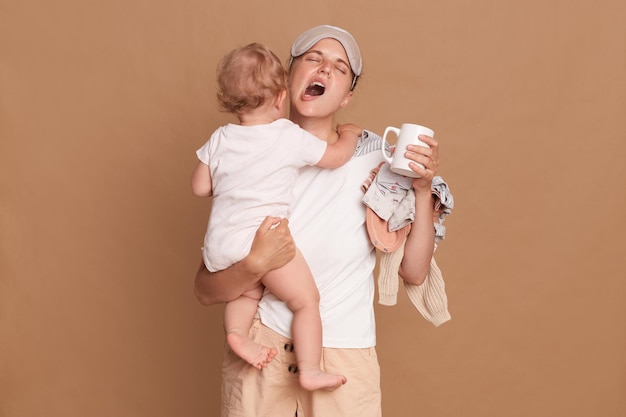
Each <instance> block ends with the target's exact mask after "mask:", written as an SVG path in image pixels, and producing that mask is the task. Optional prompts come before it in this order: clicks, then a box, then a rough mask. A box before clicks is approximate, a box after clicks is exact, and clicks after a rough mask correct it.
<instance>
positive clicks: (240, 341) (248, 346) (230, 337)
mask: <svg viewBox="0 0 626 417" xmlns="http://www.w3.org/2000/svg"><path fill="white" fill-rule="evenodd" d="M226 341H227V342H228V346H230V348H231V349H232V350H233V352H235V353H236V354H237V355H238V356H239V357H240V358H241V359H243V360H245V361H246V362H248V363H249V364H250V365H252V366H254V367H255V368H257V369H263V368H265V367H266V366H267V364H269V363H270V362H271V361H272V359H274V356H276V353H277V351H276V349H274V348H270V347H268V346H263V345H260V344H258V343H255V342H253V341H252V340H250V338H249V337H247V336H244V335H242V334H239V333H236V332H228V333H227V334H226Z"/></svg>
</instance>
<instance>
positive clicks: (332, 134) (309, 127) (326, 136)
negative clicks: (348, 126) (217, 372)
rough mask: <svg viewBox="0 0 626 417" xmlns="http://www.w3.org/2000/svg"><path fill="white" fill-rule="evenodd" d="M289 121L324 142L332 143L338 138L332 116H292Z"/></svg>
mask: <svg viewBox="0 0 626 417" xmlns="http://www.w3.org/2000/svg"><path fill="white" fill-rule="evenodd" d="M291 121H292V122H294V123H296V124H297V125H298V126H300V127H301V128H302V129H304V130H306V131H307V132H309V133H311V134H313V135H315V136H317V137H318V138H320V139H321V140H323V141H325V142H328V143H334V142H336V141H337V139H338V138H339V135H338V134H337V130H336V129H335V127H334V126H333V119H332V117H330V118H322V119H319V118H315V117H298V116H292V117H291Z"/></svg>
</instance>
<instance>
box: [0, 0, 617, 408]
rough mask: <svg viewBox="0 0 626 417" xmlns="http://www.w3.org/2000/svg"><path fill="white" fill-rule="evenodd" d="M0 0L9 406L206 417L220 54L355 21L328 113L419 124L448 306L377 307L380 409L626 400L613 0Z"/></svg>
mask: <svg viewBox="0 0 626 417" xmlns="http://www.w3.org/2000/svg"><path fill="white" fill-rule="evenodd" d="M295 4H296V3H294V2H293V1H286V0H280V1H274V2H273V3H271V4H270V3H267V2H260V1H244V2H223V4H221V5H219V6H217V5H215V2H208V1H197V0H183V1H181V0H153V1H149V2H148V1H138V0H110V1H107V2H85V1H79V0H57V1H54V2H52V1H44V0H40V1H36V0H33V1H15V0H0V416H2V417H35V416H37V417H38V416H46V417H57V416H59V417H60V416H64V417H68V416H72V417H73V416H94V417H95V416H116V417H117V416H119V417H126V416H129V417H130V416H133V417H134V416H137V417H140V416H151V417H156V416H163V417H166V416H167V417H173V416H188V417H192V416H198V417H199V416H215V415H217V414H218V409H219V378H220V377H219V369H220V360H221V358H220V356H221V348H222V343H223V336H222V333H221V311H222V307H221V306H214V307H209V308H204V307H201V306H200V305H199V304H198V303H197V302H196V300H195V298H194V296H193V291H192V277H193V274H194V272H195V269H196V267H197V265H198V262H199V260H200V252H199V247H200V245H201V240H202V236H203V234H204V228H205V222H206V218H207V213H208V207H207V201H201V200H199V199H196V198H194V197H192V195H191V193H190V190H189V175H190V172H191V170H192V168H193V165H194V164H195V156H194V151H195V149H196V148H197V147H199V146H200V145H201V144H202V143H203V142H204V141H205V140H206V139H207V138H208V136H209V134H210V133H211V132H212V131H213V129H215V128H216V127H217V126H218V125H220V124H223V123H224V122H226V121H228V120H230V119H229V118H228V117H227V116H226V115H223V114H220V113H218V112H217V110H216V108H215V100H214V93H215V90H214V68H215V65H216V63H217V60H218V59H219V58H220V57H221V56H222V55H223V54H224V53H225V52H226V51H227V50H229V49H231V48H233V47H235V46H239V45H242V44H244V43H248V42H251V41H260V42H263V43H266V44H267V45H269V46H270V47H271V48H273V49H274V50H275V51H277V53H278V54H279V55H280V56H281V57H283V58H285V59H286V58H287V52H288V48H289V45H290V42H291V41H292V40H293V38H294V37H295V36H296V35H297V34H298V33H300V32H301V31H302V30H304V29H306V28H308V27H309V26H312V25H316V24H321V23H330V24H336V25H340V26H344V27H346V28H347V29H349V30H350V31H351V32H352V33H353V34H354V35H355V37H356V38H357V39H358V40H359V43H360V45H361V48H362V50H363V56H364V60H365V73H364V76H363V78H362V80H361V83H360V85H359V87H358V89H357V95H356V97H355V100H354V101H353V103H352V105H351V107H350V108H349V109H348V110H346V111H345V112H344V113H343V114H341V115H340V117H339V121H353V122H356V123H359V124H361V125H363V126H366V127H368V128H370V129H372V130H375V131H378V132H382V130H383V129H384V127H385V126H387V125H396V126H397V125H398V124H400V123H402V122H416V123H422V124H426V125H428V126H431V127H432V128H434V130H435V131H436V136H437V137H438V138H439V139H440V141H441V151H442V165H441V171H440V173H441V175H443V176H444V178H445V179H446V180H447V181H448V183H449V184H450V186H451V188H452V192H453V194H454V197H455V199H456V206H455V209H454V212H453V214H452V215H451V216H450V217H448V219H447V220H446V226H447V228H448V234H447V239H446V240H445V241H444V242H443V243H442V244H441V246H440V249H439V252H438V259H439V263H440V265H441V267H442V269H443V271H444V276H445V278H446V282H447V285H448V287H447V288H448V295H449V299H450V310H451V312H452V315H453V320H452V321H451V322H449V323H447V324H445V325H444V326H442V327H440V328H437V329H435V328H434V327H432V326H431V325H430V324H429V323H428V322H426V321H424V320H423V319H422V318H421V316H419V314H418V313H417V311H416V310H414V309H413V307H412V306H411V305H410V303H409V302H408V301H407V299H406V296H404V295H402V296H401V297H400V303H399V305H398V306H396V307H384V308H379V307H378V306H377V313H378V325H379V330H378V332H379V355H380V362H381V364H382V368H383V374H382V378H383V390H384V411H385V414H386V415H387V416H400V415H420V416H431V417H435V416H439V417H448V416H471V417H488V416H493V417H496V416H498V417H500V416H507V417H515V416H536V417H539V416H570V417H579V416H580V417H582V416H594V417H595V416H603V417H621V416H624V415H626V396H625V395H624V392H625V389H626V306H625V304H624V301H623V300H624V299H625V296H626V282H625V281H626V280H625V278H626V265H625V262H624V247H625V245H624V244H625V243H626V242H625V237H624V236H625V232H626V225H625V221H624V219H625V215H624V213H625V212H626V187H625V185H626V172H625V166H626V164H625V163H624V161H625V159H624V153H625V152H626V145H625V143H626V141H625V139H626V125H625V123H624V116H625V115H626V75H625V74H626V25H624V21H625V19H626V6H624V3H623V2H621V1H619V0H615V1H610V0H604V1H602V0H601V1H582V0H572V1H567V2H565V1H554V2H546V1H526V2H520V1H511V0H501V1H488V0H477V1H473V2H466V1H446V2H433V1H394V0H391V1H385V2H382V3H381V2H378V1H376V2H374V1H363V0H359V1H357V0H345V1H341V2H338V1H335V0H332V1H325V0H322V1H320V2H315V3H308V4H304V3H302V4H300V3H297V4H298V6H294V5H295Z"/></svg>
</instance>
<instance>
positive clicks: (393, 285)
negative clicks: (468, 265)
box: [378, 242, 451, 327]
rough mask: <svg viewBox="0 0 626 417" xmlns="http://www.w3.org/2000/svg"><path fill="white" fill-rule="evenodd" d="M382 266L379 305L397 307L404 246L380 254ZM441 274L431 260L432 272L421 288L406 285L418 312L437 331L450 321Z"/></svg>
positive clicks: (380, 270) (380, 267)
mask: <svg viewBox="0 0 626 417" xmlns="http://www.w3.org/2000/svg"><path fill="white" fill-rule="evenodd" d="M379 253H380V254H381V256H380V265H379V275H378V302H379V303H380V304H382V305H387V306H391V305H395V304H396V303H397V300H398V287H399V281H400V277H399V275H398V270H399V268H400V262H402V256H403V255H404V242H403V243H402V246H400V247H399V248H398V249H397V250H395V251H393V252H386V253H385V252H382V251H379ZM445 287H446V286H445V283H444V281H443V276H442V274H441V270H440V269H439V266H438V265H437V262H435V257H434V256H433V257H432V258H431V260H430V269H429V271H428V275H427V276H426V279H425V280H424V282H423V283H422V284H421V285H413V284H408V283H406V282H404V289H405V290H406V293H407V295H408V296H409V299H410V300H411V302H412V303H413V305H414V306H415V308H417V311H419V312H420V314H421V315H422V316H423V317H424V318H425V319H426V320H428V321H430V322H431V323H432V324H434V325H435V326H436V327H437V326H440V325H441V324H443V323H445V322H447V321H448V320H450V319H451V316H450V312H449V311H448V297H447V296H446V288H445Z"/></svg>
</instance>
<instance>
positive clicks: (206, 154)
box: [196, 141, 211, 165]
mask: <svg viewBox="0 0 626 417" xmlns="http://www.w3.org/2000/svg"><path fill="white" fill-rule="evenodd" d="M209 142H210V141H207V142H206V143H205V144H204V145H202V147H201V148H200V149H198V150H197V151H196V156H198V159H199V160H200V162H202V163H203V164H205V165H209V160H210V159H211V158H210V147H209Z"/></svg>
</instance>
